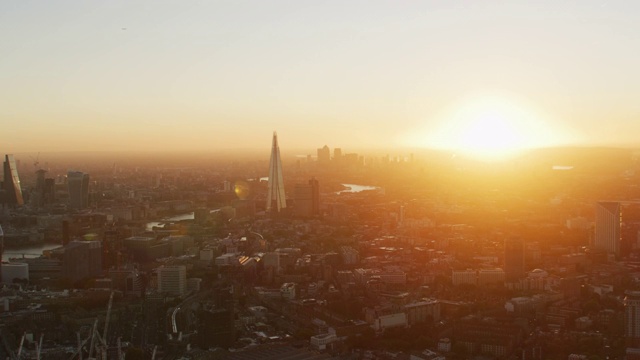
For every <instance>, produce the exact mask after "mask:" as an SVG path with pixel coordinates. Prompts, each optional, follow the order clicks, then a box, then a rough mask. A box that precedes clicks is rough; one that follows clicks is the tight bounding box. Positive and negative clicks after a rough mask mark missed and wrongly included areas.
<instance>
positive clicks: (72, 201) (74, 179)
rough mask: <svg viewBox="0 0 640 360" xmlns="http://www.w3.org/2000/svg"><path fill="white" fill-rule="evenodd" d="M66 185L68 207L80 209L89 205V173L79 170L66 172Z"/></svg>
mask: <svg viewBox="0 0 640 360" xmlns="http://www.w3.org/2000/svg"><path fill="white" fill-rule="evenodd" d="M67 186H68V189H69V207H70V208H71V209H75V210H82V209H85V208H87V207H88V206H89V174H85V173H83V172H80V171H69V172H68V173H67Z"/></svg>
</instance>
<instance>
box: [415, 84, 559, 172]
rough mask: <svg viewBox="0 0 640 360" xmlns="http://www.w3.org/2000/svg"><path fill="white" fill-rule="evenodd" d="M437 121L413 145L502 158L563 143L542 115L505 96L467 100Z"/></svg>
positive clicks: (497, 158)
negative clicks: (437, 122)
mask: <svg viewBox="0 0 640 360" xmlns="http://www.w3.org/2000/svg"><path fill="white" fill-rule="evenodd" d="M437 120H438V121H439V124H436V126H435V127H434V126H430V128H429V129H425V130H424V131H423V132H421V133H419V134H416V135H414V137H413V139H412V141H411V143H412V145H414V146H421V147H431V148H437V149H445V150H453V151H459V152H461V153H463V154H464V155H468V156H472V157H475V158H478V159H481V160H485V161H500V160H504V159H508V158H510V157H512V156H515V155H517V154H518V153H520V152H522V151H523V150H526V149H531V148H535V147H542V146H549V145H554V144H558V143H559V141H558V140H559V139H558V136H559V134H558V131H554V130H553V129H552V127H551V126H549V125H548V124H547V123H545V122H544V121H543V119H541V117H540V116H539V115H537V114H536V113H535V112H534V111H533V110H531V109H527V108H526V107H524V106H522V105H520V104H518V103H517V102H516V101H514V100H512V99H507V98H504V97H495V96H492V97H480V98H475V99H473V100H471V101H466V102H463V103H462V104H459V105H456V106H454V107H453V108H452V109H451V110H449V111H446V112H444V113H443V114H442V115H441V116H439V117H438V118H437ZM438 125H439V126H438Z"/></svg>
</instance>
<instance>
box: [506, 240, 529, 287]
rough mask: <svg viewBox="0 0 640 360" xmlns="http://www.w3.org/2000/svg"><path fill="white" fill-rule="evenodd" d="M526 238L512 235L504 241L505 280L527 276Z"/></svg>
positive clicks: (509, 280) (510, 280)
mask: <svg viewBox="0 0 640 360" xmlns="http://www.w3.org/2000/svg"><path fill="white" fill-rule="evenodd" d="M524 248H525V246H524V240H523V239H522V238H519V237H510V238H507V239H505V241H504V280H505V282H514V281H517V280H518V279H521V278H523V277H524V276H525V272H524Z"/></svg>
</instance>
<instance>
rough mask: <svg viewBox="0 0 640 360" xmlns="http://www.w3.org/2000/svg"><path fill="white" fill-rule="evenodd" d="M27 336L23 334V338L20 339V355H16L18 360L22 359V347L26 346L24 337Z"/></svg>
mask: <svg viewBox="0 0 640 360" xmlns="http://www.w3.org/2000/svg"><path fill="white" fill-rule="evenodd" d="M26 335H27V333H23V334H22V337H21V338H20V345H19V346H18V353H17V354H16V359H20V355H22V346H23V345H24V337H25V336H26Z"/></svg>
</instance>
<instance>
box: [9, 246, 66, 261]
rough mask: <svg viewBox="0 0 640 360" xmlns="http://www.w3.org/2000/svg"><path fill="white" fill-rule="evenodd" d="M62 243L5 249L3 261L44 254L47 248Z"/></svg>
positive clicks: (49, 248)
mask: <svg viewBox="0 0 640 360" xmlns="http://www.w3.org/2000/svg"><path fill="white" fill-rule="evenodd" d="M60 246H62V245H60V244H48V243H44V244H39V245H32V246H27V247H23V248H18V249H4V253H2V261H9V258H21V257H23V256H24V257H26V258H36V257H38V256H40V255H41V254H42V252H43V251H45V250H51V249H55V248H57V247H60Z"/></svg>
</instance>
